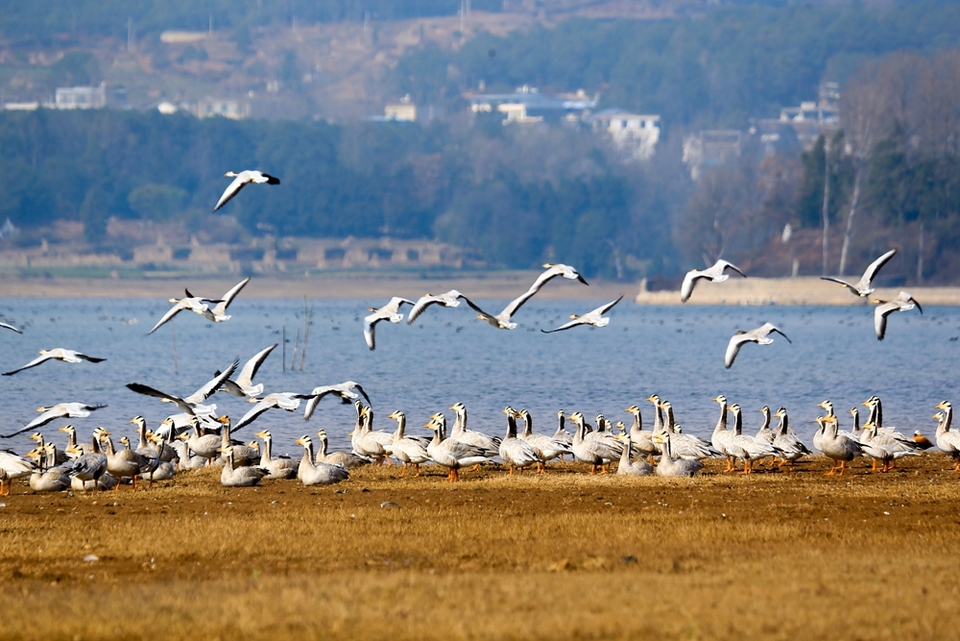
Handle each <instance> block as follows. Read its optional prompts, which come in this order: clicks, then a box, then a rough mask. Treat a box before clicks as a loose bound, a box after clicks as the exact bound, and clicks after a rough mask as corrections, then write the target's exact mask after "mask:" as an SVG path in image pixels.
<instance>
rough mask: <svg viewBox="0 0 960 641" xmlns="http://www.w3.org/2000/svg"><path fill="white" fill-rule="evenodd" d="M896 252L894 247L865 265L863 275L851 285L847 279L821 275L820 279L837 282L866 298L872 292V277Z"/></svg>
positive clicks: (874, 276)
mask: <svg viewBox="0 0 960 641" xmlns="http://www.w3.org/2000/svg"><path fill="white" fill-rule="evenodd" d="M896 253H897V248H896V247H894V248H893V249H891V250H890V251H888V252H887V253H886V254H884V255H883V256H881V257H880V258H878V259H876V260H875V261H873V262H872V263H870V265H868V266H867V270H866V271H865V272H863V276H861V277H860V280H858V281H857V283H856V284H855V285H851V284H850V283H848V282H847V281H845V280H841V279H839V278H834V277H833V276H821V277H820V280H829V281H830V282H832V283H839V284H841V285H843V286H844V287H846V288H847V289H849V290H850V291H851V292H853V293H854V294H856V295H857V296H860V297H861V298H866V297H867V296H869V295H870V294H872V293H873V290H874V288H873V279H874V278H876V277H877V272H879V271H880V268H881V267H883V266H884V265H886V264H887V262H888V261H889V260H890V259H891V258H893V257H894V256H895V255H896Z"/></svg>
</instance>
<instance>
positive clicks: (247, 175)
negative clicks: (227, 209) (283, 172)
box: [213, 169, 280, 211]
mask: <svg viewBox="0 0 960 641" xmlns="http://www.w3.org/2000/svg"><path fill="white" fill-rule="evenodd" d="M224 177H225V178H233V180H232V181H231V182H230V184H229V185H227V188H226V189H224V190H223V194H222V195H221V196H220V200H218V201H217V204H216V206H215V207H214V208H213V211H217V210H218V209H220V208H221V207H223V206H224V205H226V204H227V202H229V200H230V199H231V198H233V197H234V196H236V195H237V194H239V193H240V190H241V189H243V187H244V185H249V184H251V183H253V184H257V185H263V184H267V185H279V184H280V179H279V178H277V177H276V176H271V175H270V174H265V173H263V172H262V171H258V170H256V169H244V170H243V171H241V172H239V173H237V172H235V171H228V172H227V173H225V174H224Z"/></svg>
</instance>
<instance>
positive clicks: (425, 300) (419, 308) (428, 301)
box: [407, 289, 476, 325]
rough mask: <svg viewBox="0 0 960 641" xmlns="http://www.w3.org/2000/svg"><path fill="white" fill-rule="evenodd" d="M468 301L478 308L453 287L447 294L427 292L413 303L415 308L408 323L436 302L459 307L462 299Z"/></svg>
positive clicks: (409, 316)
mask: <svg viewBox="0 0 960 641" xmlns="http://www.w3.org/2000/svg"><path fill="white" fill-rule="evenodd" d="M461 298H462V299H463V300H465V301H467V304H468V305H470V306H471V307H473V308H474V309H476V306H475V305H474V304H473V303H471V302H470V301H469V300H468V299H467V297H466V296H464V295H463V294H461V293H460V292H458V291H457V290H455V289H451V290H450V291H449V292H446V293H445V294H438V295H436V296H434V295H433V294H427V295H425V296H421V297H420V299H419V300H417V302H416V303H414V305H413V309H411V310H410V313H409V314H408V315H407V324H408V325H409V324H410V323H412V322H413V321H415V320H416V319H417V317H418V316H419V315H420V314H422V313H423V312H424V311H426V309H427V308H428V307H430V306H431V305H435V304H438V303H439V304H440V305H443V306H444V307H459V306H460V299H461Z"/></svg>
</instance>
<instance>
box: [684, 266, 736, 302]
mask: <svg viewBox="0 0 960 641" xmlns="http://www.w3.org/2000/svg"><path fill="white" fill-rule="evenodd" d="M727 269H732V270H733V271H735V272H737V273H738V274H740V275H741V276H743V277H744V278H746V277H747V275H746V274H744V273H743V272H742V271H740V268H739V267H737V266H736V265H734V264H733V263H731V262H729V261H726V260H718V261H717V262H715V263H714V264H713V265H711V266H710V267H707V268H706V269H691V270H690V271H688V272H687V274H686V275H685V276H684V277H683V284H681V285H680V302H681V303H685V302H687V301H688V300H690V295H691V294H693V288H694V287H696V286H697V282H699V281H700V280H701V279H703V278H709V279H710V281H711V282H714V283H722V282H723V281H725V280H727V279H728V278H730V274H726V273H724V272H725V271H726V270H727Z"/></svg>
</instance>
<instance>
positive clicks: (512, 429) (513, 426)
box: [507, 414, 517, 438]
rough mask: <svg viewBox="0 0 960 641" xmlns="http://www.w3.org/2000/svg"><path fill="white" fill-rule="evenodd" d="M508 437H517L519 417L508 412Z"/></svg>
mask: <svg viewBox="0 0 960 641" xmlns="http://www.w3.org/2000/svg"><path fill="white" fill-rule="evenodd" d="M507 438H517V419H515V418H513V414H507Z"/></svg>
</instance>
